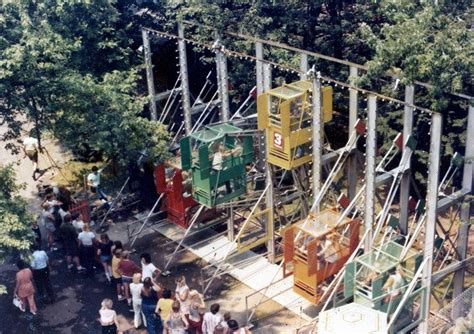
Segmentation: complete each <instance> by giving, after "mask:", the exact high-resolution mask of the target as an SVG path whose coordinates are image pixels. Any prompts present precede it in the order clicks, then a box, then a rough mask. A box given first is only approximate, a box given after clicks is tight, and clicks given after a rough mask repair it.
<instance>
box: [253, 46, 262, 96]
mask: <svg viewBox="0 0 474 334" xmlns="http://www.w3.org/2000/svg"><path fill="white" fill-rule="evenodd" d="M255 57H256V58H257V63H256V66H257V94H262V93H263V91H264V87H263V44H262V43H260V42H256V43H255Z"/></svg>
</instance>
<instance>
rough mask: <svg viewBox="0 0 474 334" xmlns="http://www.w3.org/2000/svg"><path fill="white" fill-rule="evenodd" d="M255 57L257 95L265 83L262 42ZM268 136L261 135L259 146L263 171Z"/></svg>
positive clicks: (260, 164) (260, 167)
mask: <svg viewBox="0 0 474 334" xmlns="http://www.w3.org/2000/svg"><path fill="white" fill-rule="evenodd" d="M255 58H257V61H256V71H257V73H256V77H257V95H260V94H262V93H263V91H264V89H265V88H264V83H263V45H262V43H259V42H257V43H255ZM265 141H266V137H265V136H264V135H261V136H260V140H259V148H258V152H257V167H258V169H259V170H261V171H263V170H264V169H265V168H266V161H267V159H266V155H267V154H266V144H265Z"/></svg>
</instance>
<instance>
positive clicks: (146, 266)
mask: <svg viewBox="0 0 474 334" xmlns="http://www.w3.org/2000/svg"><path fill="white" fill-rule="evenodd" d="M140 260H141V263H142V281H144V280H145V278H147V277H150V278H151V279H152V280H153V279H154V278H155V277H156V276H158V275H159V274H160V273H161V271H160V270H159V269H158V268H157V267H156V266H155V265H154V264H153V263H152V262H151V256H150V254H148V253H143V254H142V255H140Z"/></svg>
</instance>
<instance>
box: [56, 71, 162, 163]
mask: <svg viewBox="0 0 474 334" xmlns="http://www.w3.org/2000/svg"><path fill="white" fill-rule="evenodd" d="M63 79H64V87H67V90H65V91H64V92H63V95H62V96H61V97H60V98H59V99H57V100H55V102H54V103H55V104H57V106H53V107H54V108H57V109H58V110H61V112H60V113H58V117H57V119H56V120H55V123H54V124H53V126H52V128H53V130H54V134H55V135H56V136H57V137H58V138H59V139H60V140H61V141H62V142H63V143H64V144H66V146H68V147H73V146H74V145H76V144H77V143H82V144H87V145H88V146H89V147H92V148H95V149H99V150H101V151H103V152H104V153H105V155H107V156H108V157H111V158H113V159H115V160H117V161H118V162H120V163H122V164H123V165H125V164H126V163H127V162H128V161H131V160H136V159H137V158H138V156H139V154H140V152H141V151H143V150H146V151H147V154H148V155H149V157H150V158H152V159H153V160H155V161H156V160H161V159H164V158H166V152H167V143H168V140H169V136H168V132H167V131H166V128H165V127H164V126H163V125H162V124H161V123H158V122H151V121H149V120H148V119H146V118H144V117H142V116H141V113H142V111H143V106H144V104H145V103H146V100H145V98H144V97H140V96H138V93H137V91H136V90H137V81H138V75H137V73H136V71H130V72H119V71H114V72H111V73H107V74H105V75H104V77H103V78H102V79H101V80H96V79H95V78H94V77H93V76H92V75H86V76H82V75H79V74H77V73H71V74H70V75H68V76H65V77H64V78H63Z"/></svg>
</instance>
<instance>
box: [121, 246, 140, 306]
mask: <svg viewBox="0 0 474 334" xmlns="http://www.w3.org/2000/svg"><path fill="white" fill-rule="evenodd" d="M129 257H130V252H129V251H123V252H122V260H121V261H120V262H119V264H118V268H117V271H118V272H119V273H120V275H122V284H123V289H124V292H125V298H127V303H128V306H129V307H131V306H132V297H131V295H130V283H132V281H133V274H135V273H141V270H142V269H141V268H140V267H139V266H138V265H137V264H136V263H135V262H133V261H132V260H130V259H129Z"/></svg>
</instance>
